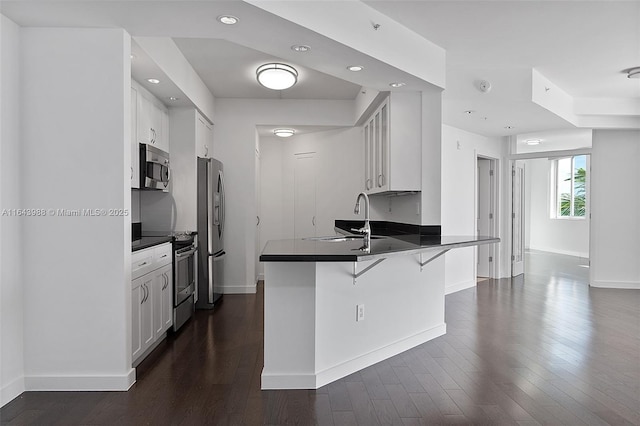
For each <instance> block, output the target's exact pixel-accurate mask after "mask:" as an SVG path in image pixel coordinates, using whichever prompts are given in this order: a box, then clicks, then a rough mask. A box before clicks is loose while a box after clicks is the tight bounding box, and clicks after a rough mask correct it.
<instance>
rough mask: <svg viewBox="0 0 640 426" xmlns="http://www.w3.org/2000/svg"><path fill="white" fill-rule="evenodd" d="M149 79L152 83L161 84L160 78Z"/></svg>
mask: <svg viewBox="0 0 640 426" xmlns="http://www.w3.org/2000/svg"><path fill="white" fill-rule="evenodd" d="M147 81H148V82H149V83H151V84H159V83H160V80H158V79H157V78H148V79H147Z"/></svg>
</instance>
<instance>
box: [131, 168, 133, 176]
mask: <svg viewBox="0 0 640 426" xmlns="http://www.w3.org/2000/svg"><path fill="white" fill-rule="evenodd" d="M131 179H133V167H131Z"/></svg>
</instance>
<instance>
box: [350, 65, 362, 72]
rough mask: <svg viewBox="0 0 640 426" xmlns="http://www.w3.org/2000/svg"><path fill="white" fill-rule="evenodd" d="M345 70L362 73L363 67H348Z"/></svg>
mask: <svg viewBox="0 0 640 426" xmlns="http://www.w3.org/2000/svg"><path fill="white" fill-rule="evenodd" d="M347 69H348V70H349V71H353V72H358V71H362V70H363V69H364V67H363V66H362V65H349V66H348V67H347Z"/></svg>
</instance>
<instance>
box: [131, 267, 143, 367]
mask: <svg viewBox="0 0 640 426" xmlns="http://www.w3.org/2000/svg"><path fill="white" fill-rule="evenodd" d="M138 280H140V279H138ZM133 283H136V280H134V281H133ZM143 294H144V293H143V290H142V287H140V285H139V284H138V285H137V287H135V284H134V288H133V290H131V359H132V360H135V359H136V358H137V357H138V356H140V354H141V353H142V333H141V328H140V313H141V308H140V305H141V304H142V299H143Z"/></svg>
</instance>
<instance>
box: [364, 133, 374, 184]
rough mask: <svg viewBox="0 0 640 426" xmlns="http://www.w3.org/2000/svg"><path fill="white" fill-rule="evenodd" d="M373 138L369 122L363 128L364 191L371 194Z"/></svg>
mask: <svg viewBox="0 0 640 426" xmlns="http://www.w3.org/2000/svg"><path fill="white" fill-rule="evenodd" d="M373 142H374V138H373V122H372V121H369V122H367V124H365V126H364V189H365V191H366V192H371V191H372V190H373V189H374V185H373V179H374V178H373V173H374V155H373V152H374V145H373Z"/></svg>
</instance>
